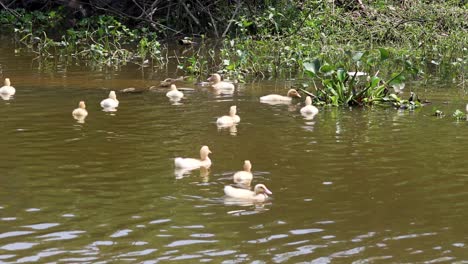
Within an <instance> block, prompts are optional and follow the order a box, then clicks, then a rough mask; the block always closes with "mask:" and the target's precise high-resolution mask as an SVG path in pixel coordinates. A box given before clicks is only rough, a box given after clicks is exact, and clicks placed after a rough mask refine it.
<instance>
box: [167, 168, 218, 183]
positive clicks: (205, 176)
mask: <svg viewBox="0 0 468 264" xmlns="http://www.w3.org/2000/svg"><path fill="white" fill-rule="evenodd" d="M194 171H195V170H194V169H181V168H176V169H175V170H174V176H175V178H176V179H177V180H179V179H182V178H184V177H185V176H190V175H192V173H193V172H194ZM199 173H200V174H199V175H200V177H201V178H202V182H208V181H209V179H210V169H209V168H205V167H200V169H199Z"/></svg>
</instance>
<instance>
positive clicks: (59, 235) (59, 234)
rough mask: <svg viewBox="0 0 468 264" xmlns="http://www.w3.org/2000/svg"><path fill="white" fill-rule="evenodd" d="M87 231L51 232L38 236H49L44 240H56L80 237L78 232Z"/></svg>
mask: <svg viewBox="0 0 468 264" xmlns="http://www.w3.org/2000/svg"><path fill="white" fill-rule="evenodd" d="M82 233H86V232H85V231H62V232H55V233H50V234H46V235H42V236H38V238H47V239H44V241H54V240H69V239H74V238H77V237H78V234H82Z"/></svg>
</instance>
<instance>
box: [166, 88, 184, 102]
mask: <svg viewBox="0 0 468 264" xmlns="http://www.w3.org/2000/svg"><path fill="white" fill-rule="evenodd" d="M166 96H167V97H169V98H170V99H171V100H180V99H181V98H182V97H184V93H182V92H181V91H179V90H177V87H176V86H175V84H171V90H170V91H169V92H167V93H166Z"/></svg>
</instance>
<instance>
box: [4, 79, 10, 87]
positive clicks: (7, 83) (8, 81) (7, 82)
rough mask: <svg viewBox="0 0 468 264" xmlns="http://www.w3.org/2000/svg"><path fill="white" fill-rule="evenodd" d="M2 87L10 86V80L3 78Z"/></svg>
mask: <svg viewBox="0 0 468 264" xmlns="http://www.w3.org/2000/svg"><path fill="white" fill-rule="evenodd" d="M4 85H5V86H11V82H10V78H5V82H4Z"/></svg>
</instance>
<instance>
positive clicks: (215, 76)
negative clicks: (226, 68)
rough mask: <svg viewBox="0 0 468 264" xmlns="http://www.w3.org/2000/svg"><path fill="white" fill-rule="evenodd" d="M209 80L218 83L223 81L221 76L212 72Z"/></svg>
mask: <svg viewBox="0 0 468 264" xmlns="http://www.w3.org/2000/svg"><path fill="white" fill-rule="evenodd" d="M208 81H209V82H213V83H218V82H220V81H221V76H220V75H219V74H217V73H213V74H211V77H210V78H208Z"/></svg>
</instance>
